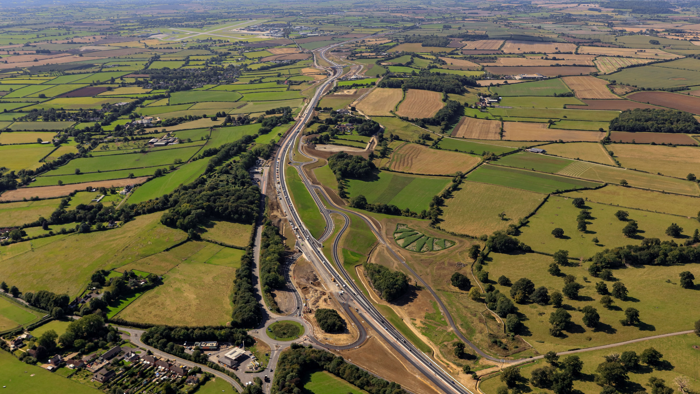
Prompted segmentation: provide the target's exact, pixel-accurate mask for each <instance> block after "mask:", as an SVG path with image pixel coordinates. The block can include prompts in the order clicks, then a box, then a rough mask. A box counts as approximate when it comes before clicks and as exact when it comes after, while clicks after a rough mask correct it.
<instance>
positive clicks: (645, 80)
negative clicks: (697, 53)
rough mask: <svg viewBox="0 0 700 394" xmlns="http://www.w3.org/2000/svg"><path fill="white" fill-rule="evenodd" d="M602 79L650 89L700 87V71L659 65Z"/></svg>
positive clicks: (618, 73)
mask: <svg viewBox="0 0 700 394" xmlns="http://www.w3.org/2000/svg"><path fill="white" fill-rule="evenodd" d="M600 77H601V78H604V79H607V80H608V81H617V83H624V84H628V85H634V86H639V87H643V88H650V89H659V88H670V87H680V86H694V85H700V70H681V69H677V68H669V67H660V66H657V65H649V66H640V67H631V68H626V69H623V70H621V71H618V72H616V73H613V74H607V75H601V76H600Z"/></svg>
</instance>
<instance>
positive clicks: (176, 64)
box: [148, 60, 185, 70]
mask: <svg viewBox="0 0 700 394" xmlns="http://www.w3.org/2000/svg"><path fill="white" fill-rule="evenodd" d="M183 65H185V62H183V61H177V60H170V61H167V60H158V61H155V62H153V63H151V65H150V66H149V67H148V69H149V70H160V69H163V68H170V69H176V68H180V67H182V66H183Z"/></svg>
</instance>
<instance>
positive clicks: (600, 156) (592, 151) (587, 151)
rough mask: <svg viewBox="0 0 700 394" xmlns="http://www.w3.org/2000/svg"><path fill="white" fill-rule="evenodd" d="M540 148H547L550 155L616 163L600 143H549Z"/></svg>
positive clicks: (609, 163) (610, 163)
mask: <svg viewBox="0 0 700 394" xmlns="http://www.w3.org/2000/svg"><path fill="white" fill-rule="evenodd" d="M539 148H541V149H544V150H546V151H547V154H548V155H554V156H560V157H565V158H569V159H577V160H585V161H592V162H596V163H602V164H608V165H615V162H614V161H613V159H612V158H610V155H609V154H608V153H607V151H606V150H605V148H603V146H602V145H601V144H598V143H592V142H576V143H568V144H549V145H544V146H540V147H539Z"/></svg>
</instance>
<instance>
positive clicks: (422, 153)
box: [389, 144, 481, 175]
mask: <svg viewBox="0 0 700 394" xmlns="http://www.w3.org/2000/svg"><path fill="white" fill-rule="evenodd" d="M480 161H481V160H480V159H479V158H478V157H475V156H471V155H468V154H464V153H455V152H445V151H441V150H437V149H431V148H428V147H426V146H423V145H418V144H407V145H404V146H403V147H402V148H400V149H399V150H397V151H394V153H393V155H392V158H391V161H390V162H389V168H391V169H392V170H394V171H400V172H410V173H413V174H426V175H445V174H452V173H456V172H457V171H462V172H467V171H469V170H470V169H472V168H474V166H476V165H477V164H479V162H480Z"/></svg>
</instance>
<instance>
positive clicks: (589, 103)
mask: <svg viewBox="0 0 700 394" xmlns="http://www.w3.org/2000/svg"><path fill="white" fill-rule="evenodd" d="M581 101H583V102H584V103H586V105H576V104H567V105H566V106H565V108H566V109H588V110H617V111H624V110H627V109H635V108H657V109H659V107H657V106H654V105H649V104H644V103H638V102H636V101H630V100H625V99H621V100H581Z"/></svg>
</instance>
